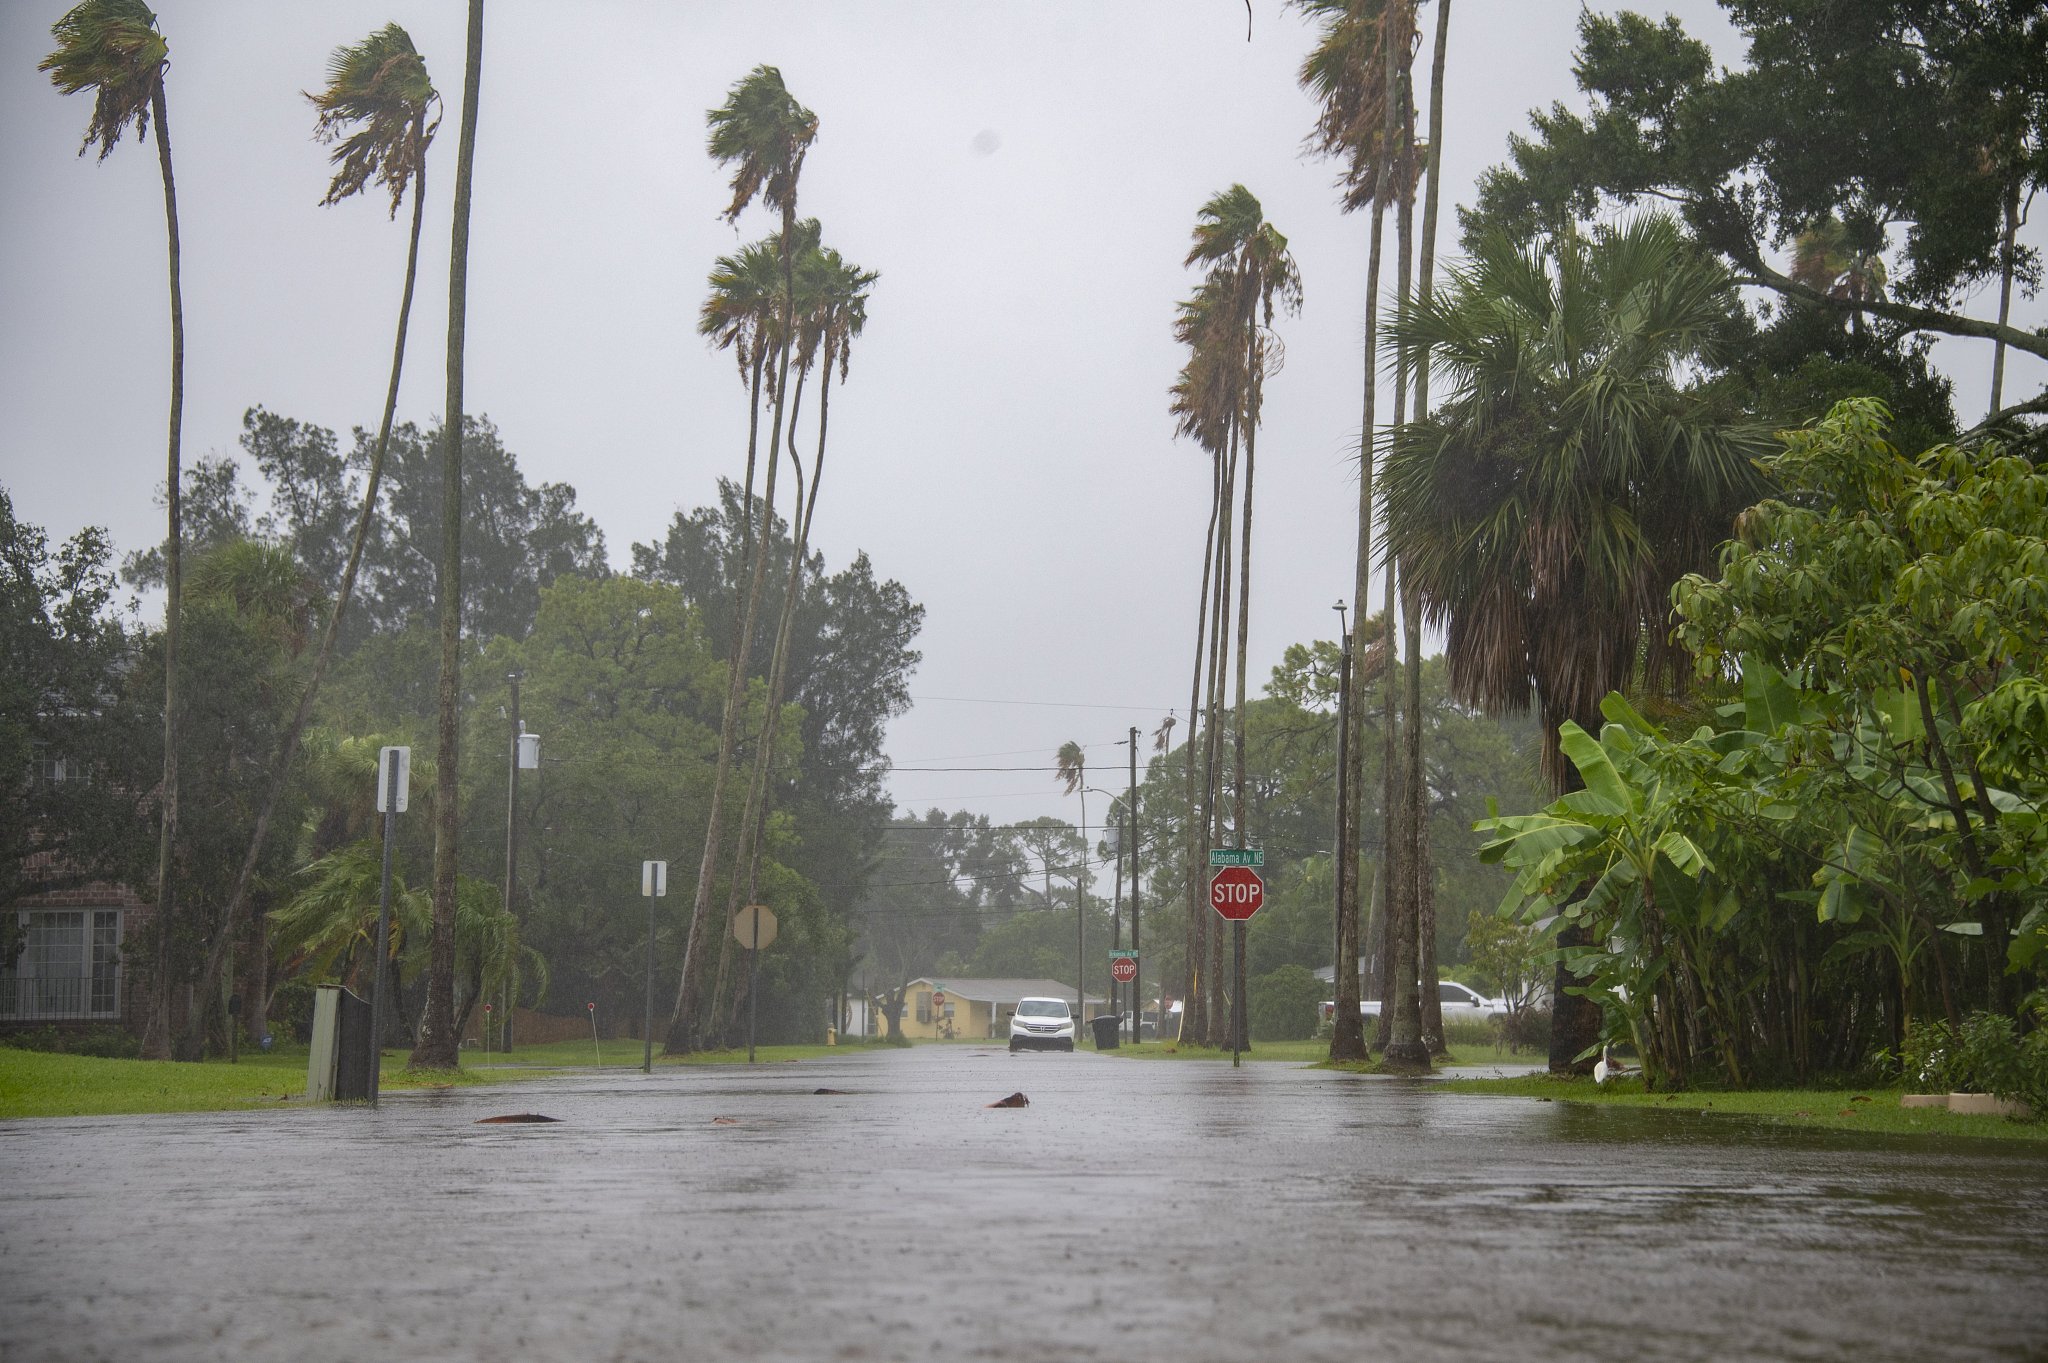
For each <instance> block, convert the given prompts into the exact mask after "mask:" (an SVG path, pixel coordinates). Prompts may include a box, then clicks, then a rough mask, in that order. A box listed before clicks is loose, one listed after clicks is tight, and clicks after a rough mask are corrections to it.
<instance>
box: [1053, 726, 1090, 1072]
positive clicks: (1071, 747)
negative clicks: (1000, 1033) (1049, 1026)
mask: <svg viewBox="0 0 2048 1363" xmlns="http://www.w3.org/2000/svg"><path fill="white" fill-rule="evenodd" d="M1053 772H1054V776H1055V779H1057V780H1058V781H1059V783H1060V784H1061V786H1063V787H1064V788H1065V789H1066V792H1067V794H1069V795H1072V794H1074V793H1075V792H1077V791H1078V792H1080V795H1081V864H1080V865H1079V866H1077V867H1075V868H1074V1036H1075V1038H1076V1039H1079V1037H1080V1035H1081V1022H1082V1016H1083V1014H1085V1013H1086V1012H1087V1011H1088V1009H1087V1003H1088V991H1087V989H1086V987H1085V980H1086V975H1087V968H1088V966H1087V962H1088V888H1087V887H1088V856H1089V847H1090V845H1091V844H1092V841H1093V840H1092V839H1091V838H1089V836H1088V751H1087V749H1085V748H1083V747H1082V746H1081V745H1080V744H1079V743H1076V742H1075V741H1074V740H1073V739H1071V738H1070V739H1068V740H1067V741H1066V742H1064V743H1062V744H1060V750H1059V751H1058V752H1057V753H1054V754H1053ZM1047 898H1048V900H1049V899H1050V898H1051V896H1050V894H1048V895H1047Z"/></svg>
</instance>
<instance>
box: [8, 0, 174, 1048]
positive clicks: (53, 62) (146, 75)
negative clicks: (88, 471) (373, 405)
mask: <svg viewBox="0 0 2048 1363" xmlns="http://www.w3.org/2000/svg"><path fill="white" fill-rule="evenodd" d="M50 35H51V36H52V37H54V38H55V39H56V40H57V50H56V51H54V52H52V53H51V54H50V55H49V56H47V57H45V58H43V60H42V61H41V62H40V63H38V65H37V68H36V69H37V70H39V71H44V72H47V73H48V74H49V77H50V81H51V83H52V84H54V85H55V86H56V87H57V88H58V89H59V90H60V91H62V92H63V93H65V94H67V95H75V94H80V93H82V92H84V91H86V90H90V91H92V92H93V95H94V102H93V111H92V120H91V122H89V123H88V124H87V125H86V129H85V140H84V141H83V142H82V143H80V144H79V148H78V154H79V155H80V156H83V155H85V153H86V151H87V150H88V149H90V148H91V147H93V146H94V145H95V144H97V145H98V147H99V149H100V156H99V159H100V160H102V161H104V160H106V159H107V156H108V154H109V153H111V152H112V151H113V150H114V147H115V145H116V144H117V143H119V142H120V140H121V137H122V134H123V133H125V132H126V131H127V130H128V128H129V125H131V124H132V125H134V128H135V137H136V140H137V141H140V140H142V139H143V138H145V137H147V136H149V125H150V120H151V119H152V118H154V119H155V120H156V155H157V166H158V169H159V170H160V171H161V173H162V179H163V186H164V231H165V240H166V243H167V245H168V248H169V249H168V263H169V273H170V293H171V415H170V442H169V453H168V456H167V459H166V465H167V472H166V473H165V475H164V504H165V508H166V510H167V512H168V513H169V514H168V516H167V518H166V520H167V525H168V529H167V530H166V532H165V536H164V554H165V558H164V595H165V602H164V641H163V648H164V670H163V684H164V711H163V725H164V739H163V760H164V769H163V775H162V778H161V782H160V784H159V785H158V787H157V789H158V795H157V804H158V811H159V825H160V827H159V832H158V839H157V866H156V882H157V885H156V893H157V902H156V933H157V938H158V951H157V962H156V966H157V976H158V986H157V990H156V997H155V1009H154V1011H153V1013H152V1015H151V1020H150V1026H149V1028H148V1031H147V1033H146V1035H145V1037H144V1043H143V1049H144V1052H145V1054H149V1055H152V1056H158V1057H161V1056H164V1055H167V1054H168V1053H169V1048H170V1032H171V1015H170V1003H171V1001H170V992H169V989H168V986H167V984H166V983H165V978H166V976H167V975H168V972H169V955H168V953H169V950H170V946H169V942H170V939H169V934H170V933H171V932H172V931H173V924H174V921H175V917H176V913H177V901H176V899H175V897H174V893H175V892H174V890H173V888H172V880H173V875H172V859H173V857H174V855H175V850H176V849H175V846H174V844H175V843H176V841H177V831H178V751H179V747H180V744H179V741H178V720H179V701H178V681H179V675H180V669H179V666H178V643H179V637H180V633H181V627H182V626H181V620H180V614H181V609H182V603H183V596H184V579H183V575H182V571H181V569H182V565H181V562H180V547H181V545H182V544H183V541H184V535H183V527H182V526H181V524H180V521H179V511H180V506H179V495H180V493H181V492H182V491H183V487H184V478H183V475H182V472H181V470H180V462H181V457H180V450H179V446H180V441H181V440H182V438H183V434H184V426H185V304H184V294H183V292H182V290H181V286H180V282H179V269H180V263H181V257H180V254H179V249H178V187H177V178H176V176H175V175H174V174H173V173H172V170H171V129H170V122H169V114H168V111H167V110H166V108H165V103H164V71H165V70H166V68H168V67H169V65H170V46H169V44H167V43H166V42H165V41H164V38H163V35H162V34H161V33H159V32H158V31H157V27H156V15H155V14H154V13H152V12H151V10H150V8H149V7H148V6H147V5H145V4H143V3H142V0H83V2H82V3H80V4H78V5H75V6H73V7H72V8H71V9H69V10H67V11H65V14H64V17H63V18H61V19H59V20H58V21H57V22H56V24H55V25H54V26H53V27H52V28H51V30H50Z"/></svg>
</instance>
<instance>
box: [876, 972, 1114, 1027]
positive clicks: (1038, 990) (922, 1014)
mask: <svg viewBox="0 0 2048 1363" xmlns="http://www.w3.org/2000/svg"><path fill="white" fill-rule="evenodd" d="M1032 998H1040V999H1065V1000H1066V1001H1067V1006H1068V1007H1070V1008H1071V1007H1073V1004H1074V987H1073V986H1072V985H1069V984H1061V983H1060V982H1059V981H1058V980H962V979H954V978H951V977H948V978H946V979H943V980H941V979H932V978H929V977H920V978H918V979H915V980H912V981H911V982H910V984H909V986H908V987H907V988H906V989H905V991H904V995H903V1035H904V1036H906V1037H909V1038H911V1039H913V1040H924V1041H935V1040H961V1039H973V1040H987V1039H990V1038H994V1039H996V1040H1003V1039H1006V1038H1008V1036H1009V1035H1010V1015H1011V1014H1012V1013H1015V1012H1016V1011H1017V1000H1019V999H1032ZM1108 1007H1109V1004H1108V1002H1107V1001H1106V1000H1103V999H1100V998H1097V997H1096V996H1095V995H1093V994H1090V995H1089V996H1088V997H1087V998H1086V999H1085V1000H1084V1001H1083V1004H1082V1015H1081V1016H1082V1020H1083V1021H1086V1020H1087V1019H1088V1018H1092V1017H1094V1016H1095V1015H1096V1014H1098V1013H1100V1012H1103V1011H1104V1010H1105V1009H1107V1008H1108ZM874 1016H875V1022H874V1025H875V1026H876V1027H877V1028H884V1027H886V1025H887V1020H886V1019H885V1018H883V1017H882V1016H881V1013H880V1010H879V1009H878V1010H876V1013H875V1015H874Z"/></svg>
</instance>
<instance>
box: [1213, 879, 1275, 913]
mask: <svg viewBox="0 0 2048 1363" xmlns="http://www.w3.org/2000/svg"><path fill="white" fill-rule="evenodd" d="M1265 902H1266V882H1265V881H1263V880H1261V879H1259V873H1258V872H1257V871H1254V870H1253V869H1252V868H1251V867H1249V866H1226V867H1224V868H1223V869H1222V870H1220V871H1218V872H1217V873H1216V874H1215V875H1213V876H1211V877H1209V907H1211V908H1213V909H1214V910H1216V912H1218V913H1220V914H1222V915H1223V916H1224V917H1225V918H1228V919H1230V920H1231V921H1232V922H1234V923H1242V922H1243V921H1244V920H1245V919H1247V918H1250V917H1251V916H1252V915H1253V914H1255V913H1257V912H1258V911H1259V906H1260V905H1262V904H1264V903H1265Z"/></svg>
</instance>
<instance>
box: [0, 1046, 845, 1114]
mask: <svg viewBox="0 0 2048 1363" xmlns="http://www.w3.org/2000/svg"><path fill="white" fill-rule="evenodd" d="M862 1049H863V1047H861V1046H859V1045H852V1046H762V1047H759V1048H757V1049H756V1051H755V1054H756V1056H757V1057H758V1058H759V1061H760V1063H762V1064H777V1063H781V1062H785V1061H790V1060H811V1059H818V1058H821V1057H825V1056H834V1055H849V1054H859V1053H860V1052H861V1050H862ZM601 1052H602V1057H603V1061H604V1068H605V1069H607V1070H611V1069H628V1068H637V1067H638V1066H639V1064H640V1057H641V1054H642V1052H641V1046H640V1043H638V1042H626V1041H620V1042H609V1041H608V1042H604V1043H603V1044H602V1046H601ZM746 1060H747V1053H746V1051H745V1050H744V1049H742V1050H737V1051H710V1052H704V1053H702V1054H698V1055H692V1056H687V1057H683V1058H680V1059H675V1060H665V1059H663V1058H662V1057H661V1055H660V1054H659V1053H658V1052H657V1053H656V1055H655V1061H654V1062H655V1064H657V1065H661V1066H668V1065H731V1064H741V1065H743V1064H745V1063H746ZM405 1063H406V1053H405V1052H404V1051H402V1050H392V1051H386V1052H385V1053H384V1059H383V1066H382V1069H381V1071H380V1077H379V1079H378V1086H379V1087H380V1088H381V1089H382V1090H383V1091H384V1092H385V1093H402V1092H405V1091H406V1090H409V1089H429V1088H449V1087H453V1086H455V1085H465V1086H466V1085H470V1084H503V1083H517V1082H519V1081H520V1080H523V1079H533V1078H537V1077H539V1076H542V1075H546V1074H551V1073H558V1072H560V1071H563V1070H579V1069H581V1070H589V1069H594V1068H596V1067H597V1057H596V1056H593V1054H592V1051H591V1046H590V1043H589V1042H587V1041H584V1042H562V1043H560V1044H557V1045H552V1046H525V1047H521V1048H520V1049H519V1050H518V1051H516V1052H515V1053H514V1054H513V1055H511V1056H509V1057H508V1056H505V1055H503V1054H502V1053H494V1054H493V1055H492V1056H491V1060H490V1063H489V1064H488V1065H486V1064H485V1063H484V1055H483V1052H481V1051H464V1052H463V1053H462V1068H461V1069H459V1070H428V1071H421V1072H414V1071H410V1070H408V1069H406V1067H405ZM305 1093H306V1048H305V1047H304V1046H280V1047H278V1048H277V1049H276V1050H273V1051H271V1052H270V1053H269V1054H267V1055H266V1054H264V1053H262V1052H254V1053H250V1054H245V1055H243V1056H242V1057H241V1059H240V1060H239V1062H237V1063H235V1064H230V1063H228V1062H227V1061H226V1060H208V1061H206V1062H204V1063H202V1064H198V1065H181V1064H176V1063H173V1062H171V1061H166V1060H102V1059H99V1058H96V1057H93V1056H85V1055H59V1054H55V1053H52V1052H48V1051H22V1050H15V1049H14V1048H12V1047H6V1046H0V1120H7V1119H12V1118H18V1117H101V1116H111V1115H114V1114H119V1113H137V1112H218V1111H225V1110H231V1109H236V1108H262V1107H276V1106H279V1105H280V1104H283V1103H285V1102H287V1101H296V1102H301V1103H303V1102H304V1101H305Z"/></svg>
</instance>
